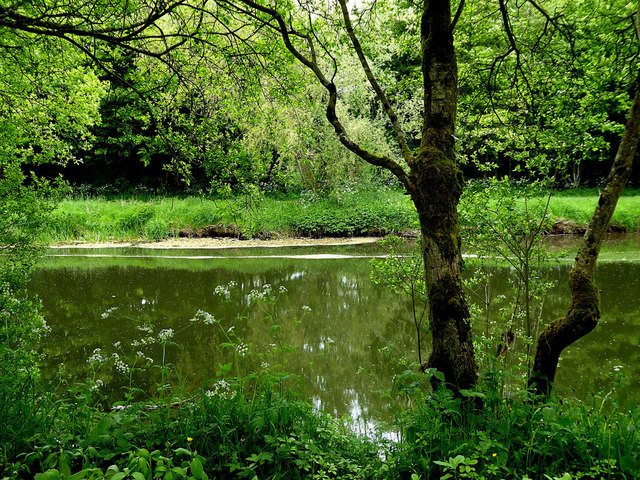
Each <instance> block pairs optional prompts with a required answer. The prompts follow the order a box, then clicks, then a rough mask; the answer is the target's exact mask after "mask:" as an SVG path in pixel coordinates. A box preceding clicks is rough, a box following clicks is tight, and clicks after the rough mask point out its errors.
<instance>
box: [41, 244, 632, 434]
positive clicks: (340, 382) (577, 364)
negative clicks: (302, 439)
mask: <svg viewBox="0 0 640 480" xmlns="http://www.w3.org/2000/svg"><path fill="white" fill-rule="evenodd" d="M561 247H569V246H568V245H559V246H558V247H557V248H561ZM638 252H640V241H639V239H638V237H637V236H633V237H628V238H626V239H625V240H624V241H623V242H622V246H621V243H620V242H617V243H615V242H614V243H611V244H610V245H609V246H608V247H607V248H606V249H605V250H604V252H603V259H604V261H603V262H601V263H600V265H599V267H598V272H597V281H598V284H599V285H600V287H601V289H602V310H603V315H602V319H601V322H600V325H599V326H598V327H597V329H596V330H595V331H594V332H593V333H591V334H590V335H588V336H587V337H586V338H583V339H581V340H580V341H579V342H577V343H576V344H575V345H574V346H572V347H570V348H569V349H568V350H567V351H566V352H565V353H564V354H563V356H562V358H561V362H560V368H559V372H558V378H557V387H558V390H559V392H560V393H561V394H566V395H577V396H581V397H585V396H587V395H588V393H590V392H596V391H598V390H603V389H604V390H606V389H609V388H611V387H612V385H613V384H614V383H615V381H616V380H615V378H614V377H616V376H619V375H620V374H624V375H626V377H627V380H626V381H627V383H629V384H630V390H631V392H632V395H636V396H637V395H639V394H640V383H639V381H638V378H640V262H639V261H637V260H636V257H637V256H638ZM383 254H384V252H382V251H380V250H379V249H378V247H377V246H376V245H360V246H340V247H288V248H260V249H251V248H243V249H228V250H189V251H186V250H164V251H162V250H154V251H150V250H148V249H136V248H126V249H102V250H86V249H55V250H51V251H50V252H49V255H48V256H47V257H46V258H45V259H44V260H43V261H42V262H41V263H40V265H39V267H38V269H37V270H36V272H35V274H34V276H33V280H32V282H31V284H30V291H31V292H32V293H33V294H36V295H38V296H39V298H40V299H41V301H42V305H43V309H42V312H43V314H44V316H45V318H46V320H47V323H48V325H49V326H50V328H51V332H50V333H49V334H48V337H47V338H46V342H44V346H43V353H44V354H45V362H44V367H43V371H44V373H45V374H46V375H53V374H54V373H55V372H57V371H58V370H59V369H60V367H61V366H64V368H65V370H66V371H67V372H68V374H70V375H71V376H72V377H73V378H75V379H78V380H82V379H84V378H86V377H87V375H89V372H90V367H89V363H88V361H87V360H88V358H89V357H91V355H92V354H93V352H94V350H95V349H96V348H100V349H102V352H103V355H105V356H108V355H111V354H112V353H113V352H120V354H122V353H123V352H135V351H141V353H143V354H144V355H145V356H147V357H151V358H153V360H154V362H155V363H156V364H158V363H160V362H161V361H162V360H161V359H162V348H161V346H160V345H158V344H154V345H147V346H133V347H131V344H132V343H133V344H135V343H136V342H137V341H139V340H140V339H142V338H144V337H145V336H148V335H147V334H145V333H144V332H142V331H141V330H140V327H141V326H142V325H143V324H152V325H153V326H154V329H155V330H154V331H155V332H156V334H157V333H158V332H160V331H161V330H163V329H172V330H173V332H174V337H173V338H172V340H173V341H175V343H176V344H177V345H179V346H177V345H169V346H168V347H167V349H166V351H165V352H164V354H165V362H166V363H171V364H173V365H175V369H174V372H175V377H174V382H175V381H176V380H177V381H179V382H182V383H184V384H185V385H186V387H187V388H196V387H206V388H211V386H212V384H213V382H215V380H216V378H218V377H217V374H218V372H219V371H220V365H223V364H225V363H227V362H229V361H230V359H231V358H232V355H233V352H232V349H231V348H222V347H220V344H221V343H224V342H225V341H227V337H232V339H238V338H239V339H241V341H242V343H243V344H244V345H246V346H247V348H249V349H250V350H251V351H253V352H262V353H265V352H268V351H273V349H274V348H276V347H274V345H276V346H284V345H287V346H290V347H291V348H290V350H291V351H290V352H287V353H285V354H284V355H280V354H278V355H276V356H268V355H267V356H263V357H262V358H261V359H259V360H257V359H255V358H254V357H253V356H251V355H248V356H246V357H243V359H242V360H241V362H240V365H241V368H242V369H243V371H244V372H246V371H249V370H255V371H262V370H263V369H266V368H272V369H273V368H275V367H274V365H277V364H280V363H282V362H284V363H285V369H286V370H287V371H290V372H292V373H296V374H298V375H300V377H301V381H302V386H303V389H304V393H305V394H306V395H307V397H309V398H311V399H312V400H313V402H314V404H315V405H316V406H317V407H318V408H322V409H324V410H325V411H328V412H331V413H334V414H335V415H339V416H341V415H348V416H351V417H352V418H355V419H357V420H358V421H359V422H361V423H364V424H365V425H366V424H368V423H369V422H371V421H375V420H377V419H380V418H385V417H388V416H389V415H391V413H392V412H391V411H390V408H391V407H390V405H389V402H388V400H385V399H384V396H383V395H382V394H381V393H382V392H386V391H388V390H389V389H390V388H391V385H392V378H393V375H394V374H396V373H399V372H400V371H402V370H403V368H404V367H403V366H402V365H401V362H399V361H398V359H402V358H406V359H407V360H408V361H410V362H413V361H417V353H416V352H417V349H416V344H415V332H414V326H413V317H412V313H411V304H410V302H409V300H408V299H406V298H402V297H399V296H398V295H395V294H393V293H392V292H391V291H389V290H388V289H387V288H385V287H383V286H379V285H375V284H374V283H373V282H372V281H371V279H370V274H371V266H370V262H371V258H372V257H375V256H378V255H383ZM627 257H628V258H627ZM622 258H624V260H622ZM629 259H631V260H632V261H629ZM569 266H570V262H568V261H560V262H557V263H554V264H553V265H552V266H550V267H549V269H548V270H547V271H546V272H545V273H544V275H545V279H546V280H549V281H556V280H557V281H558V285H557V286H556V287H554V288H553V289H552V290H551V291H549V292H548V293H547V294H546V296H545V302H544V310H543V317H544V319H545V320H547V321H549V320H551V319H553V318H555V317H557V316H559V315H561V314H563V313H564V312H565V311H566V308H567V305H568V300H567V292H568V289H567V287H566V278H567V274H568V269H569ZM494 275H495V279H494V280H495V282H494V283H495V285H496V288H503V287H501V285H502V286H506V284H507V279H508V277H509V275H511V272H509V271H508V270H496V271H495V273H494ZM229 282H234V283H235V284H237V286H236V287H233V288H232V289H231V291H230V297H229V298H228V299H227V298H226V296H225V295H224V292H221V293H222V294H216V293H215V289H216V287H217V286H220V285H222V286H225V285H228V284H229ZM266 284H269V285H271V286H272V289H273V291H274V293H276V294H278V295H279V297H278V300H277V302H276V303H275V305H274V306H273V310H270V309H269V308H268V307H267V305H265V304H264V303H262V302H260V301H259V300H258V299H257V298H255V295H251V291H252V290H258V291H262V289H263V288H264V286H265V285H266ZM280 287H284V289H286V292H282V293H281V292H280ZM284 289H282V290H284ZM219 293H220V289H219ZM309 309H310V311H309ZM200 310H202V311H205V312H208V313H210V314H212V315H213V316H214V317H215V318H216V319H217V321H218V323H217V324H215V325H205V324H203V323H197V324H196V323H193V322H190V320H191V319H192V318H194V316H195V315H196V314H197V312H198V311H200ZM238 314H242V318H238ZM268 314H273V321H271V319H269V318H266V319H265V317H266V316H267V315H268ZM274 323H275V324H276V325H278V326H279V328H275V329H274V328H273V324H274ZM478 328H479V329H482V328H483V326H482V325H479V326H478ZM118 342H120V343H119V344H118ZM428 342H429V341H428V339H427V340H426V342H425V348H426V349H427V350H428ZM114 344H116V345H119V346H118V347H114ZM236 352H237V350H236ZM233 374H235V371H233V372H229V375H233ZM98 377H99V378H100V379H101V380H102V381H103V382H105V388H106V391H107V392H108V393H109V396H110V398H111V400H119V399H121V398H122V395H123V394H122V387H123V385H124V384H125V383H126V381H125V378H124V376H122V375H120V374H119V373H118V372H117V371H116V370H115V369H113V368H103V369H102V370H101V371H100V372H99V374H98ZM135 382H136V385H137V386H139V387H141V388H142V389H143V390H146V391H154V388H155V383H156V382H158V375H157V373H156V371H155V370H151V371H149V372H148V373H144V374H138V375H136V376H135Z"/></svg>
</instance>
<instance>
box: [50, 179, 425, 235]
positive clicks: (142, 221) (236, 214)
mask: <svg viewBox="0 0 640 480" xmlns="http://www.w3.org/2000/svg"><path fill="white" fill-rule="evenodd" d="M415 221H416V214H415V209H414V208H413V207H412V205H410V203H408V202H407V199H406V197H405V196H404V195H402V194H401V193H399V192H397V191H394V190H392V189H382V190H377V191H371V190H360V191H358V192H351V191H345V192H342V193H341V194H337V195H331V196H327V197H324V196H318V195H313V194H303V195H292V196H288V197H284V198H282V197H279V198H274V197H269V196H264V195H260V196H255V197H252V196H246V195H245V196H237V197H233V198H230V199H206V198H198V197H187V198H165V197H158V198H151V199H150V198H147V199H144V200H143V199H136V198H131V199H112V200H108V199H104V198H82V199H71V198H70V199H66V200H64V201H63V202H61V204H60V205H59V206H58V208H57V210H56V211H55V212H54V214H53V216H52V218H51V221H50V225H49V228H48V230H47V232H46V233H45V234H43V235H41V236H40V237H39V238H38V240H39V241H41V242H56V241H67V240H77V239H82V240H89V241H105V240H130V239H138V238H139V239H148V240H157V239H161V238H165V237H169V236H178V235H179V233H180V231H185V232H186V231H192V232H196V231H197V230H198V229H201V228H202V227H205V226H208V225H217V224H220V225H225V226H232V227H233V229H232V230H231V231H233V232H237V234H238V235H242V236H244V237H252V236H261V235H265V234H266V233H267V232H269V234H271V235H273V234H276V235H284V236H290V235H305V236H323V235H329V236H352V235H362V234H366V233H369V232H371V231H372V230H379V231H383V232H398V231H403V230H407V229H409V228H412V227H413V226H414V224H415Z"/></svg>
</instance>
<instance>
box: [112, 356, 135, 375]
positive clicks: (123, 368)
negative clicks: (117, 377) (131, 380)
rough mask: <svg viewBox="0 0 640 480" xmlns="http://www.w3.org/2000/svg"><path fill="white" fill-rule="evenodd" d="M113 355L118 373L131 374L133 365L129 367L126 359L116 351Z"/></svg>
mask: <svg viewBox="0 0 640 480" xmlns="http://www.w3.org/2000/svg"><path fill="white" fill-rule="evenodd" d="M111 357H112V358H113V365H114V367H115V369H116V370H117V371H118V373H121V374H122V375H129V372H130V371H131V367H129V365H127V364H126V363H125V362H124V360H122V358H120V355H118V354H117V353H116V352H114V353H112V354H111Z"/></svg>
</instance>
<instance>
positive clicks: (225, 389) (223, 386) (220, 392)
mask: <svg viewBox="0 0 640 480" xmlns="http://www.w3.org/2000/svg"><path fill="white" fill-rule="evenodd" d="M204 394H205V396H206V397H207V398H208V399H209V400H213V399H214V398H215V397H218V398H226V399H232V398H235V396H236V391H235V390H232V389H231V385H229V382H227V381H226V380H224V379H222V380H218V381H217V382H216V383H214V384H213V387H212V390H207V391H206V392H204Z"/></svg>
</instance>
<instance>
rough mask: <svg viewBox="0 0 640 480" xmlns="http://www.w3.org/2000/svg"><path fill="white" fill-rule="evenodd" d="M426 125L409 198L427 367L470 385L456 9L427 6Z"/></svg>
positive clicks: (453, 384)
mask: <svg viewBox="0 0 640 480" xmlns="http://www.w3.org/2000/svg"><path fill="white" fill-rule="evenodd" d="M421 47H422V74H423V81H424V109H425V115H424V121H423V126H422V139H421V145H420V150H419V152H418V153H417V155H416V156H415V157H414V158H413V159H412V161H411V162H409V165H410V167H411V172H410V174H409V178H410V182H409V185H410V187H409V188H408V190H409V193H410V194H411V197H412V199H413V202H414V204H415V206H416V210H417V212H418V217H419V219H420V229H421V240H422V255H423V258H424V265H425V280H426V287H427V295H428V299H429V308H430V311H429V320H430V327H431V334H432V339H433V340H432V342H433V348H432V352H431V356H430V357H429V360H428V362H427V365H426V367H428V368H435V369H437V370H439V371H441V372H443V373H444V376H445V381H446V383H447V385H448V387H449V388H451V389H453V390H454V391H456V392H457V391H458V390H459V389H461V388H470V387H472V386H473V385H474V384H475V383H476V380H477V367H476V362H475V355H474V349H473V342H472V338H471V325H470V321H469V310H468V308H467V303H466V299H465V295H464V291H463V287H462V281H461V269H462V255H461V243H460V224H459V220H458V202H459V199H460V195H461V194H462V180H461V174H460V170H459V168H458V164H457V160H456V156H455V136H454V131H455V123H456V110H457V99H458V72H457V62H456V55H455V49H454V45H453V30H452V25H451V7H450V3H449V2H448V1H425V3H424V11H423V15H422V23H421Z"/></svg>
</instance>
